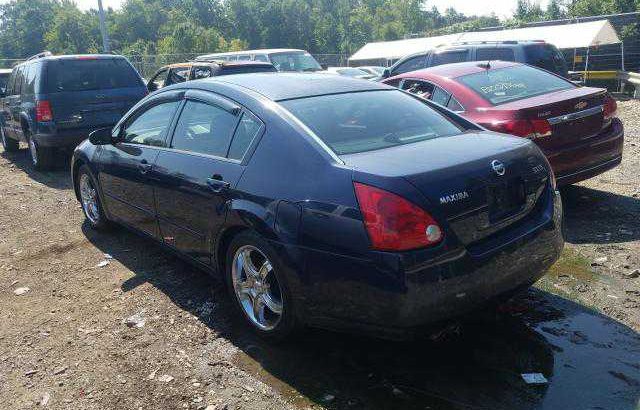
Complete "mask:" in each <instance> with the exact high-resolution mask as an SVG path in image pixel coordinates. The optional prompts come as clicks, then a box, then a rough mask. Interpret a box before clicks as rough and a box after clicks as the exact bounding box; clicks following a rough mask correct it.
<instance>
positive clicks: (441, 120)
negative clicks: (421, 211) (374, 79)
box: [281, 90, 462, 155]
mask: <svg viewBox="0 0 640 410" xmlns="http://www.w3.org/2000/svg"><path fill="white" fill-rule="evenodd" d="M281 104H282V105H283V106H284V107H285V108H287V109H288V110H289V111H290V112H291V113H292V114H293V115H295V116H296V117H297V118H298V119H300V121H302V122H303V123H304V124H306V125H307V126H308V127H309V128H310V129H311V130H313V131H314V132H315V134H316V135H317V136H318V137H319V138H320V139H322V140H323V141H324V142H325V143H326V144H327V145H328V146H329V147H330V148H331V149H332V150H333V151H334V152H335V153H336V154H338V155H344V154H354V153H358V152H364V151H372V150H378V149H383V148H389V147H395V146H398V145H405V144H411V143H415V142H419V141H424V140H428V139H433V138H440V137H445V136H450V135H456V134H459V133H460V132H461V130H462V129H461V127H458V126H457V125H456V124H454V123H453V122H452V121H450V120H449V119H447V118H446V117H445V116H443V115H442V114H440V113H439V112H437V111H436V110H434V109H433V108H431V107H429V105H428V104H427V103H426V102H424V101H421V100H419V99H417V98H415V97H412V96H410V95H407V94H405V93H403V92H401V91H397V90H384V91H367V92H355V93H347V94H336V95H323V96H318V97H309V98H301V99H295V100H289V101H283V102H281Z"/></svg>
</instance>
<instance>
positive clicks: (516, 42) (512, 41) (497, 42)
mask: <svg viewBox="0 0 640 410" xmlns="http://www.w3.org/2000/svg"><path fill="white" fill-rule="evenodd" d="M521 43H544V40H499V41H490V40H484V41H454V42H452V43H448V44H447V45H457V46H462V45H474V44H521Z"/></svg>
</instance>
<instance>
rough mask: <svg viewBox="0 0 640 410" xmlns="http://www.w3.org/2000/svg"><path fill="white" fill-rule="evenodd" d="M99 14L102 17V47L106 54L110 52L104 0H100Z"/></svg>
mask: <svg viewBox="0 0 640 410" xmlns="http://www.w3.org/2000/svg"><path fill="white" fill-rule="evenodd" d="M98 16H99V17H100V32H101V33H102V49H103V51H104V53H105V54H108V53H109V33H108V32H107V24H106V23H105V19H104V9H103V8H102V0H98Z"/></svg>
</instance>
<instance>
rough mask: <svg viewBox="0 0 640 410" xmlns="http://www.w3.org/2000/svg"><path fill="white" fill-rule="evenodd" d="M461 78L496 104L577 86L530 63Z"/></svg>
mask: <svg viewBox="0 0 640 410" xmlns="http://www.w3.org/2000/svg"><path fill="white" fill-rule="evenodd" d="M458 80H459V81H460V82H461V83H463V84H464V85H466V86H467V87H469V88H471V89H472V90H473V91H475V92H476V93H478V94H479V95H480V96H481V97H482V98H484V99H485V100H487V101H489V102H490V103H491V104H494V105H496V104H502V103H506V102H509V101H516V100H521V99H524V98H529V97H534V96H536V95H542V94H546V93H550V92H553V91H560V90H566V89H569V88H574V87H575V85H573V84H572V83H570V82H569V81H566V80H564V79H562V78H560V77H556V76H555V75H553V74H549V73H547V72H545V71H542V70H538V69H537V68H534V67H530V66H527V65H519V66H513V67H507V68H498V69H495V70H493V69H491V70H486V71H485V72H481V73H476V74H469V75H465V76H462V77H458Z"/></svg>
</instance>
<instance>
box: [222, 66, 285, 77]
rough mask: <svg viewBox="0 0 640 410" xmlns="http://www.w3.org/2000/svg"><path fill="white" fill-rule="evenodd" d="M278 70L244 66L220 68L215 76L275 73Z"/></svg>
mask: <svg viewBox="0 0 640 410" xmlns="http://www.w3.org/2000/svg"><path fill="white" fill-rule="evenodd" d="M277 71H278V70H276V68H275V67H274V66H268V65H264V66H261V65H245V66H242V65H241V66H237V67H234V66H222V68H221V70H220V71H219V72H218V73H217V75H229V74H247V73H275V72H277Z"/></svg>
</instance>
